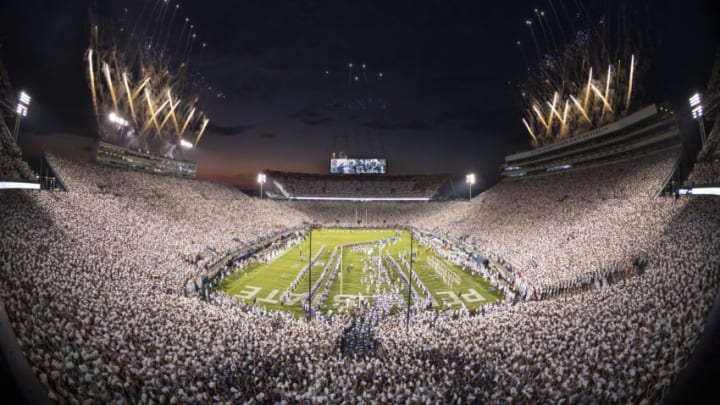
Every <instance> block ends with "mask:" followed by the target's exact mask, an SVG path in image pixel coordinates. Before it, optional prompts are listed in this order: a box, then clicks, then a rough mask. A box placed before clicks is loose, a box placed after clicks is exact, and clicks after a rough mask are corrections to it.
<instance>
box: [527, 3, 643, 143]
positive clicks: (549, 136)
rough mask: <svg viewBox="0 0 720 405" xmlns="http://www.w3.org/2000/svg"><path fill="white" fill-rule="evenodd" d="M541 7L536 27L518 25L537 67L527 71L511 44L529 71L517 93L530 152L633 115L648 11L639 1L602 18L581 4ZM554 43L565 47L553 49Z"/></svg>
mask: <svg viewBox="0 0 720 405" xmlns="http://www.w3.org/2000/svg"><path fill="white" fill-rule="evenodd" d="M547 3H548V5H549V6H550V11H551V12H545V11H543V10H540V9H535V10H534V12H533V17H534V19H535V20H536V21H534V20H533V19H527V20H526V21H525V24H524V25H525V26H526V27H527V29H528V30H529V34H530V36H531V38H532V43H533V44H534V46H535V52H534V53H535V54H536V55H537V67H531V66H530V64H531V63H532V61H531V62H528V59H527V56H526V55H528V54H527V53H526V52H525V51H524V50H523V45H522V44H523V42H521V41H516V42H515V44H516V45H517V46H518V47H519V48H520V52H521V55H522V59H523V61H524V62H525V63H526V68H527V71H528V72H529V77H528V79H527V81H526V82H525V83H523V84H521V86H520V91H521V93H522V96H523V102H524V104H525V108H526V109H525V113H524V117H523V118H522V122H523V125H524V127H525V129H526V130H527V131H528V133H529V135H530V138H531V141H532V144H533V146H535V147H537V146H542V145H547V144H551V143H554V142H556V141H558V140H561V139H565V138H568V137H572V136H575V135H578V134H580V133H583V132H586V131H588V130H592V129H594V128H598V127H600V126H603V125H606V124H608V123H611V122H613V121H615V120H617V119H618V118H620V117H622V116H625V115H627V114H629V113H631V112H632V110H633V109H634V108H635V107H636V99H637V80H638V77H637V76H638V73H639V69H638V65H637V62H638V57H637V52H638V51H639V49H640V44H641V43H642V42H643V41H642V40H643V35H644V34H643V29H641V28H640V27H641V25H642V24H640V23H639V19H640V16H644V15H646V9H645V8H646V7H647V5H646V4H645V2H644V1H642V0H632V1H620V0H618V1H616V2H609V3H607V4H605V5H604V9H603V10H600V11H597V10H590V9H588V7H586V5H585V4H584V3H583V2H582V1H577V2H574V4H575V6H576V9H571V7H570V6H569V5H568V4H565V3H564V2H553V1H552V0H548V1H547ZM556 6H557V7H556ZM596 11H597V12H596ZM551 15H552V16H553V17H554V18H552V19H551V18H550V16H551ZM560 15H563V16H564V17H565V18H561V17H560ZM536 22H537V23H536ZM534 26H535V28H534ZM566 38H570V39H571V40H570V41H568V40H566ZM560 41H564V45H558V43H559V42H560ZM597 72H601V73H597ZM641 72H642V71H640V73H641Z"/></svg>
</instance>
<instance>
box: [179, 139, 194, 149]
mask: <svg viewBox="0 0 720 405" xmlns="http://www.w3.org/2000/svg"><path fill="white" fill-rule="evenodd" d="M180 146H182V147H183V148H185V149H192V147H193V144H192V142H188V141H186V140H184V139H181V140H180Z"/></svg>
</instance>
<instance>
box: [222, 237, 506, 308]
mask: <svg viewBox="0 0 720 405" xmlns="http://www.w3.org/2000/svg"><path fill="white" fill-rule="evenodd" d="M393 236H396V241H395V242H394V243H388V244H386V245H385V247H384V249H383V257H384V256H385V255H387V254H390V255H391V256H392V257H393V258H394V259H395V261H396V262H397V263H398V264H399V265H400V266H401V268H402V271H403V272H404V273H405V274H406V275H407V274H409V269H408V268H407V267H406V266H404V265H403V264H402V263H401V261H400V255H401V254H404V256H405V257H406V259H407V258H408V257H409V254H408V252H409V250H410V233H409V232H408V231H399V230H393V229H382V230H378V229H367V230H363V229H352V230H349V229H320V230H315V231H313V235H312V255H313V256H315V255H316V254H317V252H318V251H319V250H320V249H321V247H323V246H324V248H323V251H322V254H321V255H320V257H319V258H318V259H317V261H316V262H315V263H314V264H313V266H312V269H311V270H312V283H313V284H315V283H316V281H317V279H318V277H319V276H320V275H321V273H322V272H323V269H324V268H325V266H326V265H327V264H328V261H329V260H330V259H331V254H332V252H333V249H334V248H335V246H338V245H347V244H353V243H359V242H373V241H380V240H383V239H387V238H392V237H393ZM309 245H310V242H309V239H308V238H306V239H305V240H304V241H303V242H302V243H300V244H298V245H296V246H294V247H293V248H291V249H290V250H288V251H287V252H285V253H284V254H282V255H280V256H278V257H277V258H275V259H274V260H273V261H272V262H270V263H266V264H258V265H254V266H252V267H250V268H249V269H247V270H246V271H244V272H242V271H241V272H238V273H236V274H233V275H232V276H231V277H227V278H226V279H225V283H224V284H223V286H222V287H221V288H222V290H223V291H225V292H226V293H227V294H228V295H230V296H233V297H236V298H237V299H240V300H244V301H246V302H248V303H252V302H255V304H257V305H263V306H265V307H267V308H270V309H282V310H285V311H291V312H293V313H294V314H296V315H297V316H304V315H305V313H304V312H303V310H302V304H301V299H302V297H305V296H307V293H308V291H309V287H308V281H309V280H310V272H306V274H305V275H304V277H303V278H302V279H301V280H300V283H299V284H298V286H297V288H296V289H295V290H294V291H293V292H292V294H290V296H289V298H288V299H287V300H286V301H285V303H284V304H282V303H281V302H280V297H281V295H282V294H283V292H284V291H285V290H287V289H288V288H289V287H290V286H291V284H292V282H293V281H294V280H295V278H296V277H297V276H298V274H299V273H300V271H301V270H302V268H303V267H304V266H306V265H307V263H308V260H309V254H310V246H309ZM301 249H302V254H303V259H304V260H303V261H301V256H300V250H301ZM378 249H379V248H378V245H377V244H375V243H368V244H367V245H362V246H361V247H355V248H353V247H345V248H343V249H342V255H340V254H338V255H336V257H335V258H336V259H338V260H340V257H342V261H341V265H340V268H339V269H338V270H337V273H336V275H335V278H334V280H333V283H332V284H331V285H330V286H329V287H327V288H328V290H327V291H328V293H327V299H326V300H325V302H324V306H323V307H322V309H321V311H323V312H325V311H328V310H332V311H333V312H338V311H344V310H346V309H348V307H353V306H355V305H358V302H359V301H360V300H359V299H358V296H359V295H361V296H362V297H363V298H364V299H365V300H367V301H368V302H373V299H374V297H378V296H379V295H376V294H378V293H379V292H384V293H386V294H385V295H383V297H385V298H384V299H385V300H386V302H392V303H394V304H395V305H396V306H400V305H406V303H407V286H406V285H405V283H404V282H403V281H402V279H401V278H400V276H399V275H398V274H397V272H396V270H395V269H394V267H392V266H390V265H389V264H388V265H386V266H385V267H386V269H387V271H386V272H382V271H379V270H378V269H377V265H376V264H375V263H373V262H372V261H371V260H370V258H371V257H373V256H377V254H378ZM413 250H414V252H415V254H416V256H415V261H414V262H413V272H414V273H416V274H417V276H418V277H419V278H420V281H421V282H422V283H423V284H424V285H425V286H426V287H427V289H428V290H429V291H430V294H431V296H432V301H433V305H432V306H433V308H435V309H438V308H443V309H444V308H447V307H448V305H449V307H451V308H458V307H459V306H460V305H461V302H462V303H464V304H465V306H466V307H468V308H471V307H473V306H479V305H483V304H486V303H488V302H491V301H494V300H497V299H499V298H501V297H502V294H501V293H500V292H499V291H494V290H491V285H490V284H489V283H488V282H487V281H485V280H484V279H482V278H480V277H477V276H473V275H471V274H470V273H469V272H465V271H463V270H462V269H461V268H460V267H459V266H457V265H454V264H452V263H448V262H446V261H444V260H443V259H441V258H439V257H437V256H436V255H435V254H434V253H432V252H431V251H430V250H429V249H428V248H427V247H425V246H421V245H419V244H418V242H417V241H415V245H414V247H413ZM367 253H370V255H368V254H367ZM428 255H432V256H435V257H437V258H438V259H439V260H441V261H442V263H444V264H445V267H446V268H447V269H448V270H449V271H450V272H452V273H454V274H456V275H457V280H459V284H448V283H446V281H443V279H442V277H441V276H440V275H439V274H438V273H437V272H436V271H434V270H433V269H432V268H431V266H430V265H429V264H428ZM331 271H332V266H331V269H330V270H329V271H328V273H327V275H326V277H324V279H323V280H322V282H321V284H320V288H319V289H318V290H317V292H316V293H315V294H314V295H313V308H318V305H319V304H320V302H319V301H320V296H321V292H322V291H324V290H325V289H326V285H327V282H328V279H329V278H330V277H329V275H330V273H331ZM453 278H455V277H453ZM446 279H447V276H446ZM371 281H372V283H371ZM412 287H413V288H414V289H415V290H416V291H417V292H420V288H419V287H418V285H417V283H415V282H413V283H412ZM391 296H392V297H393V298H392V299H390V298H388V297H391ZM378 299H379V298H378Z"/></svg>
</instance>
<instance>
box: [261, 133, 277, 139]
mask: <svg viewBox="0 0 720 405" xmlns="http://www.w3.org/2000/svg"><path fill="white" fill-rule="evenodd" d="M260 138H264V139H275V138H277V134H274V133H272V132H261V133H260Z"/></svg>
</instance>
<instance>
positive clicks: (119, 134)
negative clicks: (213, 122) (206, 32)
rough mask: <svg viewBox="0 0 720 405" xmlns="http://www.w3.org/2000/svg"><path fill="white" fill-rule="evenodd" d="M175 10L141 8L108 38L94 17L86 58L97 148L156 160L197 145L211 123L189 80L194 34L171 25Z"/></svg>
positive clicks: (160, 0) (150, 4)
mask: <svg viewBox="0 0 720 405" xmlns="http://www.w3.org/2000/svg"><path fill="white" fill-rule="evenodd" d="M179 9H180V4H179V3H177V2H173V1H167V0H146V1H145V3H144V5H143V8H142V10H141V11H140V13H139V14H138V15H137V16H135V17H131V13H130V10H128V9H127V8H124V9H123V10H122V12H121V14H120V17H119V18H118V19H116V20H117V21H115V22H109V23H107V24H106V25H103V27H107V30H106V31H101V29H100V27H101V25H100V23H99V22H98V20H99V19H100V18H99V17H98V16H99V15H100V13H99V12H98V11H97V10H95V12H94V13H93V14H94V18H93V19H94V20H95V22H94V23H93V25H92V29H91V36H90V47H89V48H88V50H87V52H86V54H85V58H86V62H87V78H88V82H89V88H90V93H91V98H92V103H93V109H94V112H95V115H96V118H97V124H98V132H99V137H100V140H102V141H106V142H111V143H114V144H117V145H120V146H124V147H129V148H135V149H142V150H147V151H151V152H152V153H156V154H160V155H171V154H172V152H173V151H174V150H175V148H176V147H177V146H179V145H182V146H184V147H186V148H187V145H195V146H196V145H197V144H198V142H199V141H200V138H201V137H202V135H203V132H204V131H205V128H206V127H207V125H208V123H209V121H210V120H209V119H208V118H207V117H206V116H205V114H204V113H203V112H202V111H200V110H199V107H198V101H199V98H198V97H197V96H194V95H192V94H188V93H190V92H191V91H192V88H191V87H192V86H191V84H190V83H189V80H188V79H187V78H188V76H189V75H190V72H189V65H190V62H191V57H192V56H193V48H194V44H195V41H196V39H197V33H196V32H194V27H195V26H194V24H191V23H190V19H189V18H185V19H184V24H183V25H182V28H181V29H180V25H179V24H175V21H176V14H177V13H178V10H179ZM116 25H119V27H118V26H116ZM113 27H115V29H113ZM129 27H132V29H131V30H130V29H128V28H129ZM205 47H206V44H205V43H203V46H202V49H204V48H205Z"/></svg>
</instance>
